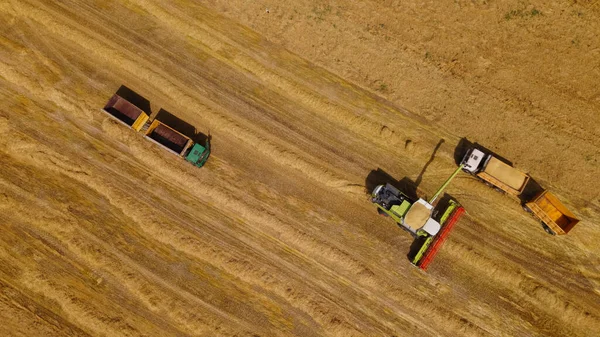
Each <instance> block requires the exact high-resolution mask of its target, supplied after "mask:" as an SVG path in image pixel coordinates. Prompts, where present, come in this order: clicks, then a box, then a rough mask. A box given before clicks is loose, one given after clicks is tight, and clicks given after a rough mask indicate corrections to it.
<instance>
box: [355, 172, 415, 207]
mask: <svg viewBox="0 0 600 337" xmlns="http://www.w3.org/2000/svg"><path fill="white" fill-rule="evenodd" d="M388 183H389V184H390V185H392V186H394V187H395V188H397V189H399V190H400V191H402V193H404V194H405V195H406V196H407V197H409V198H410V199H412V200H413V201H414V200H417V199H419V198H418V196H417V185H416V184H415V182H414V181H412V180H411V179H410V178H408V177H404V178H402V179H401V180H396V179H395V178H394V177H392V176H391V175H390V174H389V173H387V172H385V171H384V170H382V169H381V168H378V169H376V170H371V172H369V174H368V175H367V178H366V179H365V188H366V191H365V192H366V193H367V194H369V195H370V194H371V193H372V192H373V190H374V189H375V187H377V186H379V185H385V184H388Z"/></svg>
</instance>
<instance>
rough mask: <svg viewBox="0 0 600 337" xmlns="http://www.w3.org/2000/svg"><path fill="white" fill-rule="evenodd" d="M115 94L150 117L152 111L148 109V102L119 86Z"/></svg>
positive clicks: (126, 88)
mask: <svg viewBox="0 0 600 337" xmlns="http://www.w3.org/2000/svg"><path fill="white" fill-rule="evenodd" d="M116 94H117V95H119V96H121V97H123V98H124V99H126V100H127V101H129V102H130V103H132V104H133V105H135V106H137V107H138V108H140V109H141V110H142V111H144V112H145V113H146V115H148V116H150V115H151V114H152V110H151V109H150V101H148V100H147V99H146V98H144V97H143V96H142V95H140V94H138V93H137V92H135V91H133V90H131V89H129V88H128V87H126V86H124V85H121V86H120V87H119V89H118V90H117V92H116Z"/></svg>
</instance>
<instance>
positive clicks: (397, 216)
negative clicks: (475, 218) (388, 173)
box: [372, 165, 465, 270]
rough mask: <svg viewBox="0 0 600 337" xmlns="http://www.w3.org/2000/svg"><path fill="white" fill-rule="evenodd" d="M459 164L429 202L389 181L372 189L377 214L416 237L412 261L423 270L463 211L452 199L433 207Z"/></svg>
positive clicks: (452, 177)
mask: <svg viewBox="0 0 600 337" xmlns="http://www.w3.org/2000/svg"><path fill="white" fill-rule="evenodd" d="M462 168H463V167H462V165H461V166H460V167H459V168H458V169H456V171H454V173H452V175H451V176H450V178H448V180H446V182H445V183H444V184H443V185H442V186H441V187H440V188H439V189H438V191H437V192H436V193H435V195H434V196H433V197H432V198H431V199H430V200H429V202H427V201H425V200H424V199H418V200H413V199H411V198H409V197H408V196H407V195H406V194H404V193H402V192H400V190H398V189H397V188H396V187H394V186H392V185H391V184H389V183H388V184H385V185H379V186H377V187H375V189H373V193H372V202H373V203H374V204H376V205H377V211H378V212H379V214H381V215H383V216H388V217H390V218H392V219H394V221H396V222H397V223H398V224H399V225H400V226H402V227H403V228H405V229H406V230H408V231H409V232H411V233H412V234H413V236H415V238H416V240H418V241H419V244H420V247H419V249H418V251H417V252H416V254H415V255H414V256H413V257H412V258H411V262H412V264H414V265H415V266H418V267H419V268H421V269H423V270H427V266H428V265H429V263H431V261H432V260H433V258H434V257H435V255H436V254H437V252H438V251H439V249H440V248H441V246H442V244H443V242H444V241H445V240H446V238H447V236H448V234H449V233H450V231H451V230H452V228H453V227H454V225H455V224H456V222H458V220H459V219H460V217H461V216H462V214H463V213H464V212H465V209H464V208H463V207H462V206H460V204H458V203H457V202H456V201H454V200H450V201H449V202H448V203H447V205H445V208H444V209H443V210H440V209H436V206H434V205H433V203H434V202H435V201H436V199H437V198H438V196H439V195H440V194H441V193H442V191H443V190H444V189H445V188H446V187H447V186H448V184H450V182H451V181H452V179H454V177H456V175H457V174H458V173H459V172H460V171H461V170H462Z"/></svg>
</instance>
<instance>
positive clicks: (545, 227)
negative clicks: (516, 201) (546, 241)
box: [542, 222, 556, 235]
mask: <svg viewBox="0 0 600 337" xmlns="http://www.w3.org/2000/svg"><path fill="white" fill-rule="evenodd" d="M542 227H544V230H545V231H546V233H548V234H550V235H556V233H554V231H553V230H552V229H550V227H548V225H546V224H545V223H544V222H542Z"/></svg>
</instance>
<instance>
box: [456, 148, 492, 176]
mask: <svg viewBox="0 0 600 337" xmlns="http://www.w3.org/2000/svg"><path fill="white" fill-rule="evenodd" d="M485 157H486V154H485V153H483V152H482V151H481V150H478V149H475V148H473V149H471V150H470V151H469V152H467V154H466V155H465V157H464V158H463V160H462V165H463V170H465V171H467V172H469V173H476V172H477V171H479V168H480V167H481V163H482V162H483V159H484V158H485Z"/></svg>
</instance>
